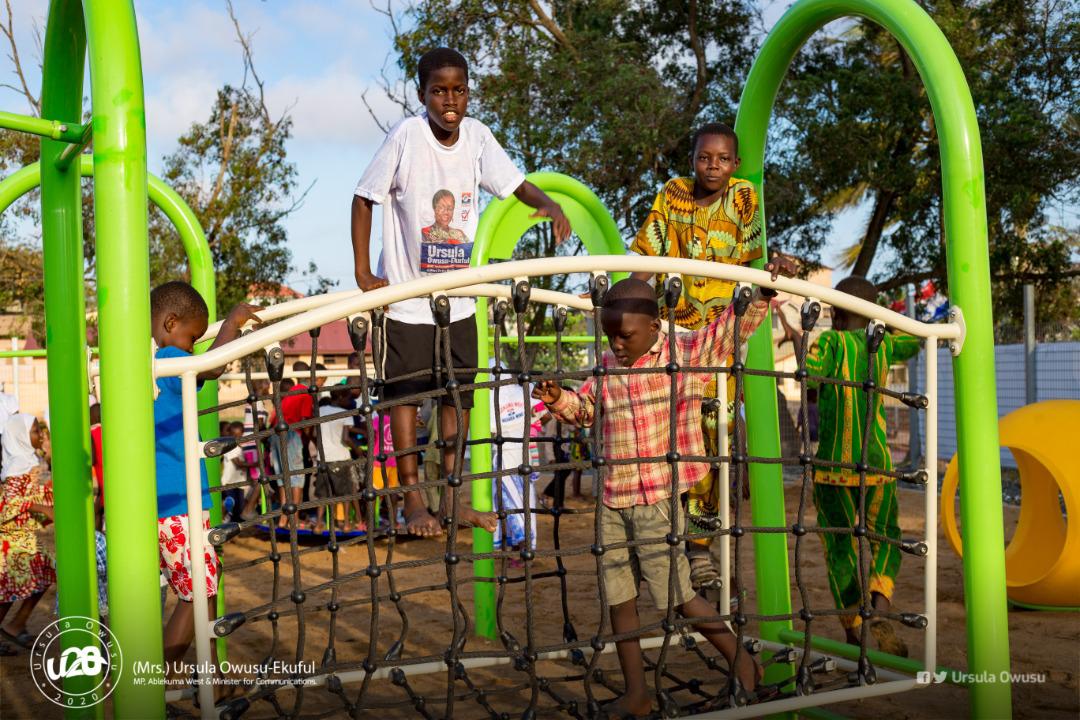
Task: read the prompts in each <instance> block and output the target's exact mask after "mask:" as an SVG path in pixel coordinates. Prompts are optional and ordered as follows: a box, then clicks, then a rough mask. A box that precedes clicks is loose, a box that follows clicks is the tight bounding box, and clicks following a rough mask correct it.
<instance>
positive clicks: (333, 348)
mask: <svg viewBox="0 0 1080 720" xmlns="http://www.w3.org/2000/svg"><path fill="white" fill-rule="evenodd" d="M281 349H282V350H284V351H285V354H286V355H301V356H304V355H310V354H311V336H310V335H308V334H307V333H303V334H300V335H295V336H293V337H291V338H289V339H288V340H283V341H282V343H281ZM352 351H353V346H352V341H351V340H350V339H349V326H348V325H347V324H346V321H345V320H336V321H334V322H332V323H330V324H328V325H323V326H322V330H321V331H320V333H319V354H320V355H348V354H349V353H351V352H352ZM364 352H365V353H366V354H370V353H371V335H370V334H369V335H368V338H367V346H366V347H365V348H364Z"/></svg>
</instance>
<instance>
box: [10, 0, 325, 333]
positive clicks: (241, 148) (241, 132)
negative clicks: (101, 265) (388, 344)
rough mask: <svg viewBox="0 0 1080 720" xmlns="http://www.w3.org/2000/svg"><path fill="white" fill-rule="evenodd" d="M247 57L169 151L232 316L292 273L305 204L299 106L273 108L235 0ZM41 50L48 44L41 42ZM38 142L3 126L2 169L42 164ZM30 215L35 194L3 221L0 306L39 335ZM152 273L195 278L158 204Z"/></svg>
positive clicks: (30, 108)
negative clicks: (295, 154)
mask: <svg viewBox="0 0 1080 720" xmlns="http://www.w3.org/2000/svg"><path fill="white" fill-rule="evenodd" d="M226 7H227V9H228V12H229V17H230V19H231V21H232V23H233V27H234V29H235V32H236V37H237V40H238V42H239V44H240V47H241V49H242V55H243V65H242V69H243V77H242V80H241V82H240V83H239V84H237V85H230V84H226V85H225V86H223V87H222V88H220V89H219V90H218V92H217V94H216V96H215V98H214V101H213V104H212V105H211V107H210V108H209V113H208V116H207V119H206V120H205V121H204V122H196V123H193V124H192V125H191V127H190V128H189V129H188V130H187V131H186V132H185V133H184V134H183V135H181V136H180V137H179V138H178V140H177V147H176V149H175V150H174V151H173V152H172V153H170V154H169V155H168V156H166V157H165V158H163V170H162V173H161V174H162V179H163V180H164V181H165V182H166V183H167V184H168V185H170V186H171V187H173V188H174V189H175V190H176V191H177V192H178V193H179V195H180V196H181V197H182V198H183V199H184V200H185V202H187V204H188V205H189V206H190V207H191V208H192V210H193V211H194V213H195V215H196V217H197V218H198V220H199V222H200V224H201V225H202V227H203V229H204V230H205V232H206V237H207V242H208V244H209V245H210V249H211V253H212V255H213V259H214V268H215V274H216V279H217V301H218V313H219V314H223V313H224V312H226V311H228V309H229V308H230V307H231V306H232V305H234V304H235V303H237V302H239V301H241V300H243V299H245V298H246V297H248V296H249V294H250V293H251V292H252V291H253V290H260V289H263V288H266V287H270V288H275V287H276V286H277V285H278V284H280V283H281V282H282V281H283V280H284V279H285V277H286V276H287V275H288V274H289V272H290V270H291V266H292V257H291V253H290V252H289V249H288V247H287V246H286V241H287V233H286V230H285V226H284V221H285V219H286V218H287V217H288V216H289V215H290V214H291V213H292V212H294V211H295V210H296V209H297V208H298V207H299V206H300V204H301V203H302V202H303V199H304V196H305V195H306V191H303V192H298V189H297V185H296V181H297V172H296V167H295V165H294V164H293V163H292V162H291V161H289V159H288V153H287V147H286V146H287V142H288V140H289V138H290V135H291V129H292V120H291V117H290V110H291V107H287V108H285V109H284V110H283V111H282V112H281V113H280V114H277V115H272V114H271V111H270V110H269V108H268V106H267V103H266V101H265V98H264V93H263V81H262V79H261V78H260V76H259V75H258V73H257V71H256V68H255V63H254V60H253V54H252V45H251V36H250V35H247V34H245V33H244V32H243V31H242V29H241V26H240V23H239V21H238V19H237V17H236V15H235V13H234V12H233V8H232V4H231V2H228V0H226ZM6 8H7V17H6V23H4V22H2V21H0V33H3V35H4V36H5V37H6V39H7V41H8V45H9V50H10V52H9V55H8V57H9V58H10V59H11V60H12V61H13V63H14V67H13V73H14V76H15V78H16V80H17V83H18V84H17V86H16V85H8V87H9V88H11V89H14V90H16V91H17V92H19V93H20V94H22V95H23V97H24V98H25V99H26V106H27V107H26V111H27V112H29V113H30V114H33V115H35V116H40V112H41V106H40V102H39V98H38V97H37V96H36V95H35V94H34V93H33V92H32V90H31V89H30V86H29V84H28V83H27V82H26V79H25V73H24V72H23V67H22V64H21V61H20V60H19V58H20V55H19V51H18V47H17V46H16V43H15V34H14V32H13V25H14V19H13V13H12V12H11V6H10V3H8V4H6ZM39 51H40V48H39ZM38 157H39V140H38V138H36V137H33V136H31V135H27V134H23V133H16V132H11V131H6V130H0V170H2V171H3V172H4V174H7V173H10V172H13V171H15V170H17V169H18V168H20V167H22V166H24V165H26V164H28V163H31V162H35V161H36V160H37V159H38ZM93 213H94V206H93V193H92V184H91V181H90V180H88V179H87V180H84V181H83V240H84V255H85V259H86V265H85V281H86V288H87V297H88V306H89V307H92V306H93V305H94V303H95V298H96V292H95V276H94V262H95V256H96V253H95V238H94V226H93ZM20 217H21V218H24V219H26V220H28V221H29V222H30V224H31V225H33V224H36V222H37V218H38V215H37V204H36V194H35V195H34V196H32V197H30V198H26V199H24V201H22V202H20V203H19V204H18V205H17V206H16V207H15V208H14V215H13V216H8V215H5V217H4V218H3V219H2V220H0V278H2V279H3V281H4V282H2V283H0V286H2V288H3V289H2V290H0V309H4V310H7V311H10V312H15V313H18V314H26V315H29V316H30V318H31V320H32V324H33V327H34V331H35V334H36V335H37V336H38V337H39V338H43V337H44V333H43V332H42V329H43V317H42V313H43V303H42V294H43V290H42V280H41V267H42V260H41V248H40V237H34V236H27V235H26V232H25V226H21V225H19V224H18V218H20ZM149 234H150V247H151V252H150V280H151V284H152V285H156V284H159V283H162V282H165V281H167V280H174V279H178V278H182V279H189V275H190V273H189V271H188V269H187V256H186V254H185V252H184V249H183V246H182V245H181V243H180V240H179V237H178V235H177V233H176V230H175V229H174V228H173V227H172V224H171V223H170V222H169V220H168V219H167V218H166V217H165V215H164V214H163V213H161V212H160V211H158V210H157V209H156V208H154V209H153V210H151V212H150V227H149ZM308 275H310V276H311V280H312V284H313V285H314V286H315V287H318V288H319V289H322V290H324V291H325V289H326V287H327V281H326V280H325V279H323V278H321V277H318V276H317V274H315V273H312V272H311V269H310V268H309V273H308Z"/></svg>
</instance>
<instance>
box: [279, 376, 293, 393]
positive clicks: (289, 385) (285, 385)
mask: <svg viewBox="0 0 1080 720" xmlns="http://www.w3.org/2000/svg"><path fill="white" fill-rule="evenodd" d="M294 387H296V381H295V380H293V379H292V378H282V379H281V392H289V391H290V390H292V389H293V388H294Z"/></svg>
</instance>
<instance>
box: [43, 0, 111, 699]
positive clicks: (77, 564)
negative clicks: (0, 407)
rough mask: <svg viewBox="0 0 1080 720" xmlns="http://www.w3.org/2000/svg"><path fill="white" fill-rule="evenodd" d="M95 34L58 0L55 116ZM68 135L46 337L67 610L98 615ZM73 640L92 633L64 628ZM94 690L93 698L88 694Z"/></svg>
mask: <svg viewBox="0 0 1080 720" xmlns="http://www.w3.org/2000/svg"><path fill="white" fill-rule="evenodd" d="M85 55H86V34H85V32H84V29H83V21H82V7H81V5H80V3H79V0H54V1H53V3H52V7H51V8H50V13H49V24H48V27H47V30H46V35H45V45H44V58H43V60H44V65H43V68H42V87H41V110H42V113H44V114H45V116H46V117H75V118H77V117H79V115H80V113H81V112H82V80H83V72H82V69H83V64H84V62H85ZM67 147H68V144H67V143H65V142H64V141H62V140H53V139H51V138H48V137H42V139H41V157H42V158H43V159H44V160H45V164H44V168H43V171H42V174H41V228H42V245H43V250H44V265H45V267H44V272H45V344H46V347H47V349H48V351H49V352H48V356H47V367H48V371H49V415H50V420H51V422H52V428H50V430H51V433H52V450H53V456H52V462H53V487H54V490H55V508H54V512H55V522H56V579H57V590H58V594H59V598H60V616H61V617H70V616H81V617H89V618H97V617H98V603H97V564H96V561H95V549H94V497H93V483H92V482H91V470H90V413H89V406H88V404H87V396H88V394H89V389H88V388H89V383H88V379H87V372H86V349H85V348H86V301H85V294H84V291H83V263H84V261H83V242H82V194H81V192H80V188H79V173H78V171H74V172H71V171H69V170H67V169H62V168H60V167H56V166H54V161H55V159H56V158H57V157H59V156H60V155H61V154H62V153H63V152H64V150H65V149H66V148H67ZM62 637H63V638H64V640H65V641H66V642H65V647H74V646H77V647H80V648H81V646H82V638H79V637H77V635H76V634H73V633H68V634H66V635H63V636H62ZM97 684H98V677H97V676H78V677H72V678H66V679H65V680H64V691H65V692H67V693H79V694H82V693H88V692H90V691H92V690H93V688H94V686H96V685H97ZM88 699H89V698H88ZM64 713H65V716H66V717H69V718H73V717H80V718H87V717H101V716H102V706H101V704H100V703H93V704H90V705H89V706H88V707H81V708H75V707H72V708H65V711H64Z"/></svg>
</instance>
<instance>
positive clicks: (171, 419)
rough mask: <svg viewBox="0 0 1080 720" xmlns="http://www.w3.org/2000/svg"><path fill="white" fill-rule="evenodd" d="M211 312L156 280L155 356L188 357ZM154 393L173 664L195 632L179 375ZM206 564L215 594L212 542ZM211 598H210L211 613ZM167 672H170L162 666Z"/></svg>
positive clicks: (222, 337)
mask: <svg viewBox="0 0 1080 720" xmlns="http://www.w3.org/2000/svg"><path fill="white" fill-rule="evenodd" d="M256 310H259V308H258V307H255V306H254V305H247V304H245V303H241V304H239V305H237V306H236V307H234V308H233V309H232V311H231V312H230V313H229V316H228V317H227V318H226V319H225V322H224V323H222V326H221V331H220V332H219V333H218V336H217V339H216V340H214V344H213V345H212V346H211V349H213V348H216V347H219V346H221V345H224V344H225V343H227V342H230V341H232V340H235V339H236V338H237V337H238V336H239V335H240V328H242V327H243V326H244V324H245V323H246V322H248V321H249V320H251V321H255V322H258V320H259V318H258V317H257V316H256V315H255V311H256ZM209 317H210V313H209V311H208V310H207V307H206V303H205V302H204V301H203V299H202V296H200V295H199V293H198V292H197V291H196V290H195V288H193V287H191V286H190V285H188V284H187V283H185V282H181V281H179V280H175V281H173V282H167V283H165V284H164V285H160V286H158V287H156V288H154V290H153V291H152V292H151V293H150V324H151V332H152V334H153V336H154V344H155V345H157V347H158V350H157V352H156V354H155V355H154V357H156V358H158V359H164V358H173V357H187V356H189V355H191V352H192V350H193V349H194V347H195V341H196V340H198V339H199V338H200V337H202V336H203V335H204V334H205V333H206V328H207V325H208V323H209ZM224 370H225V368H224V367H221V368H218V369H216V370H211V371H207V372H204V373H200V374H199V380H200V381H203V380H214V379H216V378H217V377H219V376H220V375H221V373H222V372H223V371H224ZM157 387H158V396H157V399H155V400H154V445H155V448H154V451H155V452H154V455H155V463H156V466H157V496H158V499H157V505H158V552H159V555H160V563H161V574H162V575H163V576H164V578H165V580H166V581H167V582H168V583H169V587H171V588H172V589H173V592H175V593H176V596H177V598H178V599H179V600H180V602H178V603H177V604H176V610H175V611H173V614H172V617H171V618H169V622H168V624H167V625H166V626H165V662H166V667H167V668H173V667H176V663H178V662H179V661H181V660H183V658H184V654H185V653H186V652H187V649H188V646H189V645H191V641H192V639H193V638H194V635H195V616H194V611H193V609H192V604H191V603H192V599H193V597H194V589H193V588H192V583H191V547H190V545H189V544H188V532H189V530H188V515H187V512H188V508H187V490H186V483H185V473H184V413H183V404H182V403H181V396H180V378H178V377H166V378H159V379H158V380H157ZM199 466H200V471H201V474H202V494H203V499H202V506H203V517H202V522H201V523H200V525H201V528H202V531H203V532H207V531H209V529H210V513H209V508H210V492H209V488H208V485H207V480H206V466H205V464H203V463H200V464H199ZM203 562H205V564H206V594H207V596H208V597H215V596H216V595H217V585H218V579H219V571H220V567H219V564H218V560H217V555H216V552H215V551H214V548H213V546H211V545H209V544H208V545H206V551H205V554H204V557H203ZM213 616H214V603H213V602H211V603H210V617H211V619H212V618H213ZM166 672H168V671H166Z"/></svg>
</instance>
